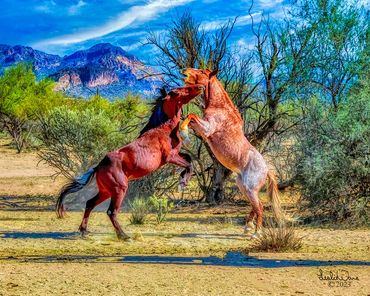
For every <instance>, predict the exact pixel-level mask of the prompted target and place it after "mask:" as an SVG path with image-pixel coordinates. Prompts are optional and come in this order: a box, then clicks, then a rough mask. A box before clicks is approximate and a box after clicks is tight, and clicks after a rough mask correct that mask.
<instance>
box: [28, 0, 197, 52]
mask: <svg viewBox="0 0 370 296" xmlns="http://www.w3.org/2000/svg"><path fill="white" fill-rule="evenodd" d="M192 1H193V0H151V1H149V2H148V3H147V4H145V5H137V6H132V7H131V8H130V9H128V10H127V11H125V12H123V13H121V14H119V15H118V16H117V17H116V18H115V20H113V21H110V22H108V23H106V24H104V25H102V26H99V27H96V28H92V29H89V30H86V31H82V32H80V33H75V34H69V35H64V36H59V37H56V38H52V39H47V40H43V41H41V42H38V43H36V44H34V46H42V45H60V44H63V45H67V44H73V43H78V42H83V41H86V40H90V39H94V38H97V37H101V36H104V35H107V34H110V33H112V32H115V31H118V30H121V29H123V28H126V27H128V26H129V25H131V24H133V23H134V22H145V21H148V20H151V19H154V18H156V17H157V16H158V14H159V13H161V12H165V11H168V10H169V9H171V8H174V7H176V6H181V5H184V4H187V3H190V2H192Z"/></svg>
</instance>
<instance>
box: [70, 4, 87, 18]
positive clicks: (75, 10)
mask: <svg viewBox="0 0 370 296" xmlns="http://www.w3.org/2000/svg"><path fill="white" fill-rule="evenodd" d="M85 5H86V2H84V1H83V0H79V1H78V2H77V3H76V4H75V5H71V6H70V7H69V8H68V14H69V15H76V14H78V13H79V12H80V9H81V8H82V7H84V6H85Z"/></svg>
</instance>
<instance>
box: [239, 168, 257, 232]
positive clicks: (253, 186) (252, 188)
mask: <svg viewBox="0 0 370 296" xmlns="http://www.w3.org/2000/svg"><path fill="white" fill-rule="evenodd" d="M237 185H238V187H239V188H240V190H241V192H242V193H243V194H244V195H246V196H247V197H248V200H249V202H250V203H251V206H252V210H251V212H250V214H249V216H248V219H247V220H246V225H245V227H244V230H245V232H249V231H250V230H251V229H253V228H254V225H253V219H254V218H256V227H255V233H254V234H253V237H256V236H258V235H259V232H260V230H261V228H262V219H263V205H262V203H261V201H260V200H259V198H258V192H259V191H260V189H261V187H262V186H263V182H262V181H261V182H251V181H248V180H247V177H246V176H245V175H239V176H238V178H237Z"/></svg>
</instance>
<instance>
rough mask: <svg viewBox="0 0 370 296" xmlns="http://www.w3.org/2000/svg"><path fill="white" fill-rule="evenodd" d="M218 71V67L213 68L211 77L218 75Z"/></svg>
mask: <svg viewBox="0 0 370 296" xmlns="http://www.w3.org/2000/svg"><path fill="white" fill-rule="evenodd" d="M217 73H218V69H216V70H213V71H212V72H211V73H209V76H208V77H209V78H212V77H213V76H216V75H217Z"/></svg>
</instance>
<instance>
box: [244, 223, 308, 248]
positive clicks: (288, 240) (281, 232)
mask: <svg viewBox="0 0 370 296" xmlns="http://www.w3.org/2000/svg"><path fill="white" fill-rule="evenodd" d="M302 239H303V237H302V236H300V235H299V234H298V233H297V230H296V229H295V227H294V226H293V225H287V224H280V225H278V226H275V227H274V226H272V225H267V226H266V227H265V228H263V230H262V233H261V235H260V236H259V237H258V238H256V239H255V240H254V242H253V244H252V246H251V247H250V249H249V251H259V252H287V251H296V250H299V249H300V248H301V247H302V244H303V243H302Z"/></svg>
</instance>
